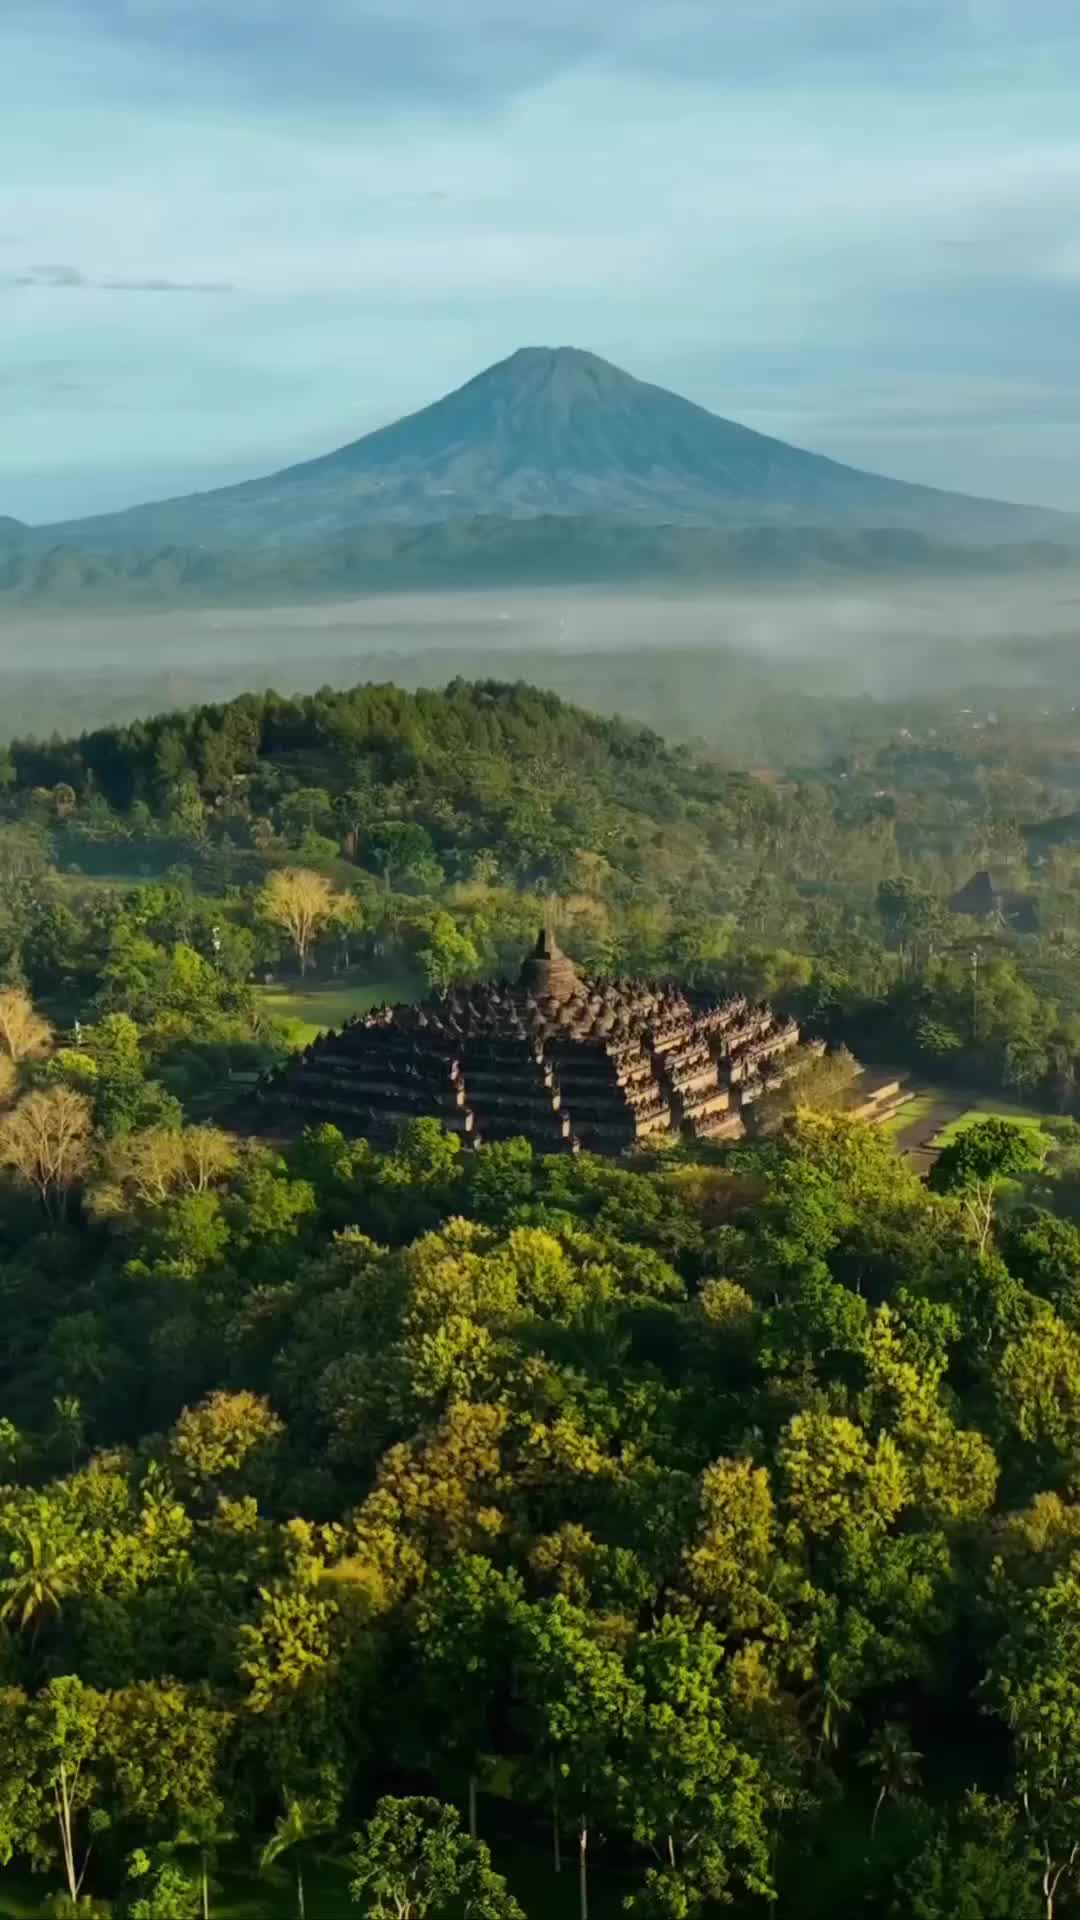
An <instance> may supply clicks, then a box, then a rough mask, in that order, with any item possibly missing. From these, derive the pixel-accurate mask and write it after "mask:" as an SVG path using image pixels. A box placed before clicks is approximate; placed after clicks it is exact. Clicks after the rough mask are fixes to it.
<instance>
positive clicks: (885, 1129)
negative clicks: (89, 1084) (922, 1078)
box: [881, 1093, 939, 1139]
mask: <svg viewBox="0 0 1080 1920" xmlns="http://www.w3.org/2000/svg"><path fill="white" fill-rule="evenodd" d="M938 1100H939V1095H938V1094H936V1093H916V1094H914V1095H913V1096H912V1098H911V1099H910V1100H905V1102H904V1104H903V1106H902V1107H898V1108H897V1110H896V1112H895V1113H891V1114H890V1115H889V1117H888V1119H887V1120H883V1121H882V1122H881V1131H882V1133H884V1134H887V1135H888V1136H889V1138H890V1139H893V1138H895V1136H896V1135H897V1134H898V1133H904V1132H905V1131H906V1129H907V1128H908V1127H917V1126H918V1124H919V1121H920V1120H925V1119H926V1116H927V1114H928V1113H932V1112H933V1110H934V1108H935V1107H936V1106H937V1104H938Z"/></svg>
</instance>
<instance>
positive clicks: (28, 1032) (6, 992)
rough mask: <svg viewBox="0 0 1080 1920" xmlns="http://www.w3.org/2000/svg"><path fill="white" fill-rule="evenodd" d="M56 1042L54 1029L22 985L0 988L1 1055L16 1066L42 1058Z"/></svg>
mask: <svg viewBox="0 0 1080 1920" xmlns="http://www.w3.org/2000/svg"><path fill="white" fill-rule="evenodd" d="M52 1044H53V1030H52V1028H51V1026H50V1025H49V1022H48V1021H47V1020H46V1019H45V1017H44V1015H43V1014H40V1013H38V1012H37V1011H36V1010H35V1007H34V1004H33V1001H32V1000H31V999H30V996H29V994H27V993H24V992H23V991H22V988H21V987H0V1054H3V1055H5V1056H6V1057H7V1059H9V1060H10V1061H11V1062H12V1064H13V1065H14V1066H16V1067H17V1066H19V1065H20V1064H21V1063H22V1062H23V1061H24V1060H39V1059H41V1058H42V1056H43V1055H44V1054H47V1053H48V1052H49V1051H50V1050H51V1048H52Z"/></svg>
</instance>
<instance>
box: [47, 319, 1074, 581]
mask: <svg viewBox="0 0 1080 1920" xmlns="http://www.w3.org/2000/svg"><path fill="white" fill-rule="evenodd" d="M539 514H559V515H572V516H578V515H588V516H597V515H599V516H605V517H615V518H618V519H623V520H636V521H644V522H648V523H652V524H654V525H655V524H662V523H668V524H671V523H683V524H694V523H697V524H699V525H712V526H725V525H726V526H733V525H734V526H739V525H747V524H758V525H760V524H762V523H765V522H770V521H771V522H777V521H779V522H781V523H783V522H785V521H802V522H807V521H811V522H816V523H818V524H822V523H825V524H833V525H836V524H838V523H845V524H849V525H856V526H857V525H863V526H867V525H876V526H884V525H889V526H894V527H905V528H909V529H914V530H917V531H919V532H923V533H926V534H929V535H931V536H933V537H935V538H938V539H947V540H959V541H975V542H990V541H995V540H998V539H1011V540H1026V539H1038V538H1042V537H1046V538H1054V537H1055V536H1056V537H1058V538H1063V539H1065V540H1067V541H1072V540H1073V539H1077V538H1080V520H1077V521H1073V520H1072V519H1071V517H1069V516H1065V515H1055V514H1053V513H1051V512H1049V511H1042V510H1037V509H1030V508H1024V507H1012V506H1007V505H1003V504H1001V503H999V502H994V501H981V500H974V499H969V498H967V497H966V496H964V495H961V494H949V493H942V492H938V491H936V490H935V489H933V488H929V487H914V486H909V485H906V484H905V483H903V482H901V481H896V480H886V479H882V478H881V477H880V476H878V475H875V474H869V473H863V472H860V471H859V470H858V469H856V468H853V467H846V466H842V465H840V464H839V463H838V462H836V461H834V460H827V459H824V458H822V457H821V456H820V455H818V454H813V453H807V452H804V451H803V450H802V449H801V448H798V447H792V446H789V445H788V444H787V443H786V442H784V441H782V440H774V439H771V438H769V437H768V436H766V435H764V434H760V433H754V432H752V431H751V430H750V429H749V428H748V427H741V426H737V425H736V424H735V423H734V422H732V421H730V420H724V419H721V418H719V416H717V415H715V414H712V413H708V412H706V410H705V409H704V408H703V407H698V406H695V405H694V404H693V403H692V402H691V401H689V400H684V399H682V398H680V397H679V396H678V395H677V394H673V393H668V392H667V391H665V389H663V388H661V387H654V386H649V385H647V384H645V383H644V382H642V381H640V380H635V379H633V378H632V376H631V375H630V374H627V373H624V372H622V371H621V370H620V369H619V368H618V367H613V366H611V365H610V364H609V363H608V362H607V361H605V360H600V359H598V358H596V356H595V355H593V354H588V353H582V352H580V351H579V350H578V349H576V348H572V347H561V348H548V347H525V348H522V349H521V350H520V351H519V352H517V353H515V354H512V355H511V356H510V358H509V359H508V360H503V361H500V362H499V363H498V365H496V366H494V367H489V368H488V369H487V370H486V372H484V373H481V374H478V375H477V376H476V378H475V379H473V380H470V381H469V382H468V383H467V384H466V385H465V386H463V387H460V388H458V389H457V390H456V391H455V392H454V393H451V394H448V395H446V396H445V398H443V399H441V400H438V401H436V402H435V403H434V405H432V406H429V407H425V408H423V409H422V411H421V412H419V413H415V414H411V415H409V416H408V417H407V418H405V419H403V420H398V421H396V422H394V424H393V425H391V426H387V427H381V428H379V429H378V431H377V432H375V433H369V434H367V435H366V436H365V437H364V438H363V439H362V440H356V441H353V442H351V443H350V444H349V445H347V446H344V447H341V448H339V449H338V450H337V451H336V452H334V453H330V454H326V455H324V456H323V457H322V458H320V459H317V460H309V461H306V462H305V463H303V464H302V465H300V466H294V467H288V468H286V469H285V470H284V471H282V472H281V473H277V474H272V475H270V476H269V477H268V478H266V479H259V480H248V481H244V482H242V483H241V484H240V485H239V486H232V487H224V488H220V489H217V490H215V491H214V492H210V493H203V494H192V495H189V496H186V497H184V498H182V499H177V500H168V501H162V502H157V503H153V504H150V505H147V506H140V507H134V508H131V509H130V510H128V511H127V512H124V513H115V514H106V515H99V516H95V517H94V518H91V519H87V520H80V521H74V522H68V523H65V524H63V525H61V526H56V527H50V528H44V529H38V530H36V535H35V537H37V538H40V537H42V536H47V537H48V539H49V541H50V544H56V543H64V544H74V545H76V546H79V547H82V548H91V549H96V550H99V551H100V550H112V551H116V550H118V549H134V548H139V549H143V550H146V549H147V548H154V547H161V546H163V545H172V544H178V545H184V546H206V547H215V548H221V547H237V546H244V545H248V544H256V545H268V546H274V545H279V544H286V543H289V544H292V543H297V542H303V543H305V544H306V543H312V542H319V541H324V540H327V539H332V538H333V537H334V536H336V535H339V534H341V533H345V532H348V531H349V530H351V529H354V528H357V527H361V526H371V525H373V524H383V523H391V524H393V523H396V524H399V525H401V524H404V525H421V524H429V523H432V522H438V521H445V520H460V519H465V518H471V517H475V516H478V515H484V516H487V515H501V516H511V517H515V518H524V517H531V516H534V515H539Z"/></svg>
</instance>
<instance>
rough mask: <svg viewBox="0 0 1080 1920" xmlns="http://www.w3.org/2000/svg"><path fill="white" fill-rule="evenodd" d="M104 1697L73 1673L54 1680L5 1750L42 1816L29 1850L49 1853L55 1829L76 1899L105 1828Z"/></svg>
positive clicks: (1, 1760)
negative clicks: (50, 1836)
mask: <svg viewBox="0 0 1080 1920" xmlns="http://www.w3.org/2000/svg"><path fill="white" fill-rule="evenodd" d="M107 1705H108V1703H107V1699H106V1696H105V1695H104V1694H102V1693H97V1692H95V1691H94V1689H93V1688H92V1687H85V1686H84V1685H83V1683H82V1681H81V1680H79V1679H77V1678H76V1677H75V1675H74V1674H65V1675H64V1676H63V1677H61V1678H60V1679H55V1680H50V1681H49V1683H48V1685H47V1686H46V1687H45V1688H44V1689H43V1690H42V1692H41V1693H39V1694H37V1695H36V1696H35V1697H34V1698H33V1699H31V1700H30V1701H29V1702H28V1703H27V1706H26V1709H25V1713H24V1715H23V1724H22V1729H21V1732H20V1734H19V1738H18V1741H17V1751H16V1752H15V1753H14V1754H12V1755H5V1756H3V1757H0V1768H3V1767H5V1766H6V1764H8V1763H13V1764H14V1765H15V1767H16V1768H17V1769H18V1771H19V1774H20V1776H21V1777H22V1779H23V1781H24V1789H23V1790H24V1791H25V1792H26V1793H27V1796H28V1801H29V1804H31V1805H32V1806H33V1807H34V1808H35V1809H36V1814H37V1818H38V1820H39V1821H40V1823H41V1824H40V1825H38V1827H37V1830H36V1831H34V1832H31V1833H30V1834H29V1835H28V1836H27V1840H28V1846H27V1850H28V1851H29V1852H30V1853H31V1855H32V1857H34V1858H37V1859H39V1860H45V1859H47V1858H49V1857H51V1856H52V1854H53V1852H54V1850H55V1842H54V1843H53V1844H52V1845H50V1843H49V1839H48V1827H49V1826H52V1827H53V1828H54V1829H55V1833H56V1836H57V1840H58V1842H59V1851H60V1857H61V1860H62V1863H63V1869H64V1881H65V1885H66V1888H67V1893H68V1898H69V1899H70V1900H72V1901H73V1902H74V1901H76V1900H77V1899H78V1898H79V1895H80V1893H81V1891H82V1885H83V1881H84V1880H85V1878H86V1870H87V1867H88V1866H89V1864H90V1855H91V1853H92V1851H93V1846H94V1841H95V1838H96V1837H97V1835H98V1834H100V1833H103V1832H104V1831H106V1830H107V1828H108V1827H109V1825H110V1824H111V1822H110V1817H109V1814H108V1812H107V1810H106V1808H105V1806H104V1805H103V1804H101V1802H102V1799H103V1794H102V1786H103V1781H102V1774H103V1770H104V1762H105V1749H106V1737H105V1721H106V1712H107Z"/></svg>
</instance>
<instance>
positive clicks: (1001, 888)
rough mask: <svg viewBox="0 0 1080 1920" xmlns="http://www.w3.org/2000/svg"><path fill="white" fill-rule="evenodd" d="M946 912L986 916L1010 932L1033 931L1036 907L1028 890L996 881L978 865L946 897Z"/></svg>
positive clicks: (1036, 925) (983, 917)
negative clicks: (960, 884)
mask: <svg viewBox="0 0 1080 1920" xmlns="http://www.w3.org/2000/svg"><path fill="white" fill-rule="evenodd" d="M949 911H950V913H960V914H965V915H967V916H969V917H970V918H971V919H973V920H987V921H990V922H992V923H993V924H994V925H996V926H1000V927H1009V928H1011V930H1012V931H1013V933H1037V932H1038V928H1039V910H1038V907H1037V906H1036V904H1035V901H1034V900H1033V899H1032V897H1031V895H1030V894H1027V893H1023V892H1022V891H1021V890H1019V889H1018V888H1016V887H1010V886H1008V885H1006V884H1005V883H1004V882H1001V881H999V880H998V879H997V878H996V877H995V875H994V874H992V873H990V872H988V871H987V869H986V868H985V867H980V869H979V871H978V873H973V874H972V876H971V879H970V880H968V881H966V882H965V884H964V885H963V886H962V887H961V888H960V889H959V891H958V892H957V893H954V894H953V895H952V897H951V899H950V901H949Z"/></svg>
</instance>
